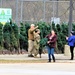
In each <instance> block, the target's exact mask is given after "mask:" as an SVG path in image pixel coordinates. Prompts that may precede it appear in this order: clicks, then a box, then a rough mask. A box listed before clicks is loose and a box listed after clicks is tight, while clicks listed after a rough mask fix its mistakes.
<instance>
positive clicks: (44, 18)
mask: <svg viewBox="0 0 75 75" xmlns="http://www.w3.org/2000/svg"><path fill="white" fill-rule="evenodd" d="M43 16H44V17H43V20H44V21H45V0H44V14H43Z"/></svg>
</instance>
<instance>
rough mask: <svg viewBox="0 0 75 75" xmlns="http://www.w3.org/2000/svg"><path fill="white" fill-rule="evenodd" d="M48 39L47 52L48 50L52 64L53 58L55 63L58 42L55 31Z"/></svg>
mask: <svg viewBox="0 0 75 75" xmlns="http://www.w3.org/2000/svg"><path fill="white" fill-rule="evenodd" d="M46 38H48V41H47V50H48V58H49V59H48V60H49V61H48V62H51V56H52V59H53V62H55V56H54V49H55V47H56V41H57V35H56V34H55V31H54V30H52V31H51V34H49V35H47V36H46Z"/></svg>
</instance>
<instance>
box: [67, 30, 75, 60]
mask: <svg viewBox="0 0 75 75" xmlns="http://www.w3.org/2000/svg"><path fill="white" fill-rule="evenodd" d="M66 39H67V41H68V45H69V46H70V52H71V59H70V60H73V59H74V46H75V32H74V31H71V33H70V37H66Z"/></svg>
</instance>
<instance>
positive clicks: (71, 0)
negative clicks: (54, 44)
mask: <svg viewBox="0 0 75 75" xmlns="http://www.w3.org/2000/svg"><path fill="white" fill-rule="evenodd" d="M72 14H73V0H70V12H69V28H68V35H69V36H70V32H71V31H72Z"/></svg>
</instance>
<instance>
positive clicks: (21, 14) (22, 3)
mask: <svg viewBox="0 0 75 75" xmlns="http://www.w3.org/2000/svg"><path fill="white" fill-rule="evenodd" d="M22 14H23V0H22V1H21V22H22Z"/></svg>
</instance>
